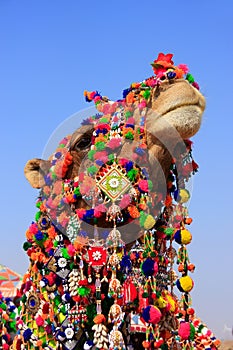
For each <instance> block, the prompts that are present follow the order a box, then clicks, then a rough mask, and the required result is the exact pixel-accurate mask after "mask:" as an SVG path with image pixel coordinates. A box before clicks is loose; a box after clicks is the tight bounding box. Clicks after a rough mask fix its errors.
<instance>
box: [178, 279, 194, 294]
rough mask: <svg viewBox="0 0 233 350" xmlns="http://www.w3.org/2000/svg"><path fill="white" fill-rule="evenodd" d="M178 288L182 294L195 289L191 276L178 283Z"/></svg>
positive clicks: (179, 280)
mask: <svg viewBox="0 0 233 350" xmlns="http://www.w3.org/2000/svg"><path fill="white" fill-rule="evenodd" d="M176 285H177V288H178V289H179V291H180V292H182V293H184V292H190V291H191V290H192V289H193V285H194V283H193V280H192V278H191V277H190V276H183V277H181V278H179V279H178V280H177V281H176Z"/></svg>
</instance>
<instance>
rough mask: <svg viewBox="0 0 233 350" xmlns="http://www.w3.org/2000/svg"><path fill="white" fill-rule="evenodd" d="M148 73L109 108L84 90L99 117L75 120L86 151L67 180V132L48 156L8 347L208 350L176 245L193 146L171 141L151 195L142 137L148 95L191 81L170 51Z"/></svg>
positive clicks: (185, 220) (181, 243) (188, 267)
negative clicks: (83, 130)
mask: <svg viewBox="0 0 233 350" xmlns="http://www.w3.org/2000/svg"><path fill="white" fill-rule="evenodd" d="M152 66H153V70H154V73H155V75H153V76H152V77H150V78H148V79H145V80H144V81H143V82H140V83H133V84H131V85H130V87H129V88H128V89H125V90H124V92H123V99H122V100H119V101H117V102H112V101H110V100H109V99H108V98H106V97H102V96H101V94H100V93H98V92H97V91H94V92H87V91H86V92H85V97H86V100H87V101H89V102H90V101H94V102H95V104H96V107H97V110H98V112H97V113H96V115H94V116H91V117H90V118H88V119H87V120H85V121H84V122H83V125H87V126H88V125H89V126H90V129H91V130H92V137H91V142H90V145H89V141H85V139H84V140H83V141H82V142H83V143H84V146H85V147H87V148H88V149H89V151H88V152H87V157H86V158H85V160H83V163H82V164H81V165H80V167H79V171H78V174H76V175H75V176H74V177H71V178H69V177H68V176H67V174H69V173H70V168H71V167H72V164H73V156H72V151H71V144H72V136H68V137H66V138H64V139H63V140H62V141H61V142H60V144H59V146H58V148H57V150H56V151H55V153H54V154H53V155H52V157H51V158H50V169H49V171H48V172H47V173H46V175H45V178H44V181H45V185H44V186H43V188H42V189H41V192H40V196H39V198H38V201H37V207H38V212H37V214H36V218H35V222H33V223H32V224H31V225H30V227H29V229H28V230H27V232H26V237H27V241H26V242H25V244H24V249H25V250H26V251H27V254H28V256H29V257H30V261H31V265H30V268H29V270H28V272H27V274H26V275H25V276H24V283H23V285H22V292H23V294H24V295H23V298H22V311H21V315H20V319H19V320H18V329H19V332H18V335H17V336H16V338H15V340H14V345H13V349H21V348H22V347H23V348H25V349H67V350H73V349H93V350H94V349H96V350H103V349H110V350H116V349H118V350H125V349H171V348H173V349H178V348H180V346H182V347H183V348H187V349H188V348H190V349H191V348H193V349H201V348H203V349H204V348H205V349H210V348H211V349H214V348H216V347H217V346H218V342H217V341H216V339H215V338H214V336H213V334H212V333H211V332H205V335H204V336H203V334H202V336H201V337H200V336H199V333H200V329H199V328H200V327H199V326H200V322H201V321H197V319H196V318H195V314H194V310H193V308H192V307H191V297H190V292H191V290H192V288H193V280H192V278H191V277H190V275H189V273H190V272H193V270H194V268H195V266H194V265H193V264H192V263H191V262H190V260H189V256H188V251H187V248H186V247H187V245H188V244H189V243H190V242H191V240H192V235H191V233H190V231H189V230H188V229H187V225H189V224H190V223H191V222H192V219H191V218H189V216H188V211H187V207H186V206H185V203H186V202H187V201H188V199H189V192H188V190H187V189H186V188H185V184H186V183H187V181H188V180H189V178H190V177H191V175H192V174H193V173H195V172H196V171H197V168H198V166H197V164H196V163H195V162H194V160H193V158H192V152H191V146H192V143H191V141H189V140H181V141H182V142H180V143H182V147H181V146H180V147H179V150H182V151H178V150H176V151H174V154H173V155H172V156H171V159H170V161H169V168H168V172H167V174H166V175H165V176H164V182H163V186H162V187H160V186H157V184H156V183H155V179H154V177H153V173H154V168H153V167H151V161H150V156H151V155H150V152H149V151H148V141H147V133H148V132H149V131H150V130H147V117H148V115H149V113H151V111H150V107H151V105H152V99H153V97H154V95H155V91H156V89H157V90H158V91H159V88H160V86H162V85H163V84H164V83H166V84H172V83H174V82H175V81H176V80H177V81H178V80H180V79H183V80H184V79H186V80H187V82H188V83H190V84H191V85H193V87H194V88H198V85H197V83H195V81H194V78H193V76H192V75H191V74H190V73H188V68H187V66H186V65H179V66H174V63H173V61H172V55H171V54H167V55H164V54H162V53H160V54H159V56H158V58H157V60H155V61H154V62H153V63H152ZM85 142H86V144H85ZM89 146H90V147H89ZM122 149H124V152H123V153H122ZM127 150H128V152H129V150H131V153H128V154H130V156H128V157H127ZM174 243H176V244H178V249H175V247H173V244H174ZM176 260H177V263H178V271H175V269H174V263H175V261H176ZM177 273H179V274H180V276H179V277H178V276H177ZM176 286H177V288H178V290H179V291H180V292H181V298H180V299H179V298H178V297H177V296H176V295H175V293H174V288H175V287H176ZM198 327H199V328H198ZM203 339H205V341H206V342H204V341H203ZM206 344H208V345H206ZM207 346H209V348H208V347H207Z"/></svg>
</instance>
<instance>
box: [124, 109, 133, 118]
mask: <svg viewBox="0 0 233 350" xmlns="http://www.w3.org/2000/svg"><path fill="white" fill-rule="evenodd" d="M131 115H132V112H130V111H126V112H125V118H126V120H127V119H128V118H129V117H131Z"/></svg>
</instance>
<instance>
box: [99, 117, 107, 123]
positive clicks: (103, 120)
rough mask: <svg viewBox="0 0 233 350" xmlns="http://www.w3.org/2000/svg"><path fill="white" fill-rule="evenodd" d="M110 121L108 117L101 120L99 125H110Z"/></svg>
mask: <svg viewBox="0 0 233 350" xmlns="http://www.w3.org/2000/svg"><path fill="white" fill-rule="evenodd" d="M108 122H109V120H108V118H106V117H103V118H100V120H99V124H108Z"/></svg>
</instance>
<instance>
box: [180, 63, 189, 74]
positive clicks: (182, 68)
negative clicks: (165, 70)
mask: <svg viewBox="0 0 233 350" xmlns="http://www.w3.org/2000/svg"><path fill="white" fill-rule="evenodd" d="M177 67H178V68H179V69H181V70H182V71H183V72H184V74H187V73H188V71H189V69H188V66H187V64H179V65H178V66H177Z"/></svg>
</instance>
